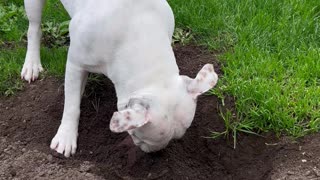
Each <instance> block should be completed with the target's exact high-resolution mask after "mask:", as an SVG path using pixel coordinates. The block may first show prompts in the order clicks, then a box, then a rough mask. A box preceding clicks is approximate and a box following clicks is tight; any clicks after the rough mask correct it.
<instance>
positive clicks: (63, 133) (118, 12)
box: [21, 0, 218, 157]
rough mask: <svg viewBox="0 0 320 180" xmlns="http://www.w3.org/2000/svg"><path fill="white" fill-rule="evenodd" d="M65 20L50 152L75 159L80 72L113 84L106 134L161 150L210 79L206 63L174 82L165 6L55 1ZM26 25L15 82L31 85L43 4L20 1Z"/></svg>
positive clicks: (149, 1) (124, 0)
mask: <svg viewBox="0 0 320 180" xmlns="http://www.w3.org/2000/svg"><path fill="white" fill-rule="evenodd" d="M61 1H62V3H63V5H64V7H65V8H66V9H67V11H68V13H69V15H70V16H71V18H72V19H71V22H70V27H69V29H70V37H71V42H70V48H69V52H68V59H67V66H66V75H65V104H64V111H63V117H62V121H61V125H60V127H59V129H58V132H57V134H56V135H55V137H54V138H53V139H52V142H51V145H50V147H51V148H52V149H54V150H56V151H57V152H58V153H61V154H64V155H65V156H66V157H69V156H70V155H71V154H74V153H75V152H76V148H77V136H78V123H79V116H80V101H81V96H82V93H83V91H84V87H85V84H86V80H87V76H88V72H93V73H102V74H104V75H106V76H108V77H109V78H110V79H111V80H112V82H113V83H114V85H115V89H116V93H117V98H118V104H117V105H118V112H115V113H114V114H113V117H112V119H111V122H110V129H111V131H113V132H117V133H120V132H125V131H127V132H128V133H129V134H130V136H131V137H132V139H133V142H134V143H135V144H136V145H137V146H139V147H140V148H141V149H142V150H143V151H145V152H151V151H157V150H160V149H162V148H164V147H165V146H166V145H167V144H168V143H169V141H170V140H171V139H173V138H181V137H182V136H183V135H184V133H185V131H186V129H187V128H188V127H189V126H190V125H191V122H192V120H193V118H194V114H195V109H196V99H197V96H199V95H200V94H202V93H204V92H205V91H207V90H209V89H211V88H212V87H214V86H215V84H216V83H217V80H218V76H217V74H216V73H215V72H214V69H213V66H212V65H211V64H207V65H205V66H204V67H203V68H202V69H201V70H200V72H199V73H198V75H197V76H196V78H195V79H191V78H189V77H187V76H181V75H179V69H178V66H177V64H176V61H175V56H174V53H173V50H172V47H171V38H172V34H173V30H174V16H173V13H172V10H171V8H170V6H169V5H168V3H167V1H165V0H95V1H88V0H61ZM24 3H25V8H26V11H27V15H28V19H29V29H28V51H27V54H26V59H25V63H24V65H23V69H22V72H21V76H22V78H23V79H25V80H26V81H29V82H30V81H34V80H35V79H37V77H38V75H39V72H41V71H42V66H41V62H40V50H39V49H40V48H39V46H40V38H41V29H40V23H41V11H42V7H43V5H44V3H45V0H36V1H35V0H24Z"/></svg>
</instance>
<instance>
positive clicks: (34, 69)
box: [21, 61, 43, 83]
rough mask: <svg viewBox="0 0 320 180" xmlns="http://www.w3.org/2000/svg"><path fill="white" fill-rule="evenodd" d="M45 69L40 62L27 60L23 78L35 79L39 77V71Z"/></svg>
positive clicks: (27, 79)
mask: <svg viewBox="0 0 320 180" xmlns="http://www.w3.org/2000/svg"><path fill="white" fill-rule="evenodd" d="M41 71H43V68H42V66H41V63H40V62H33V61H26V62H25V63H24V65H23V68H22V71H21V79H24V80H26V81H28V82H29V83H30V82H31V81H35V80H36V79H37V78H38V77H39V73H40V72H41Z"/></svg>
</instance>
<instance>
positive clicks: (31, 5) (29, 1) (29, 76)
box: [21, 0, 45, 83]
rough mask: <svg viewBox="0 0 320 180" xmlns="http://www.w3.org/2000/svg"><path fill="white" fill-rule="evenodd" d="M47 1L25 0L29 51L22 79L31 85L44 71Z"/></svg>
mask: <svg viewBox="0 0 320 180" xmlns="http://www.w3.org/2000/svg"><path fill="white" fill-rule="evenodd" d="M44 4H45V0H36V1H34V0H24V5H25V9H26V13H27V16H28V19H29V29H28V49H27V54H26V58H25V62H24V65H23V68H22V71H21V78H22V79H25V80H26V81H28V82H29V83H30V82H31V81H34V80H36V79H37V78H38V76H39V72H41V71H42V70H43V68H42V66H41V62H40V39H41V15H42V8H43V5H44Z"/></svg>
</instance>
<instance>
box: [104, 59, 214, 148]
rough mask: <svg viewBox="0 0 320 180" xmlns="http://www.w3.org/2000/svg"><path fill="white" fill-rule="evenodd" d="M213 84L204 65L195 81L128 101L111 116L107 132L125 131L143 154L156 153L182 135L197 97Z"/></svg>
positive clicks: (181, 78)
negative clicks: (109, 130)
mask: <svg viewBox="0 0 320 180" xmlns="http://www.w3.org/2000/svg"><path fill="white" fill-rule="evenodd" d="M217 81H218V75H217V74H216V73H215V72H214V69H213V66H212V65H211V64H206V65H205V66H204V67H203V68H202V69H201V70H200V72H199V73H198V74H197V76H196V78H195V79H191V78H189V77H187V76H179V78H178V79H177V80H174V82H173V83H171V84H170V86H169V87H166V88H162V89H161V90H159V91H158V93H155V94H152V95H145V96H141V97H139V96H137V97H132V98H131V99H130V100H129V102H128V104H127V105H126V107H125V108H124V109H122V110H120V111H118V112H115V113H114V114H113V116H112V119H111V121H110V129H111V131H113V132H117V133H119V132H124V131H127V132H128V133H129V134H130V135H131V137H132V139H133V141H134V143H135V144H136V145H137V146H139V147H140V148H141V149H142V150H143V151H145V152H152V151H158V150H160V149H162V148H164V147H165V146H166V145H167V144H168V143H169V141H170V140H171V139H173V138H181V137H182V136H183V135H184V133H185V131H186V130H187V128H189V126H190V125H191V122H192V120H193V118H194V114H195V110H196V100H197V97H198V96H199V95H201V94H203V93H204V92H206V91H208V90H209V89H211V88H213V87H214V86H215V85H216V83H217Z"/></svg>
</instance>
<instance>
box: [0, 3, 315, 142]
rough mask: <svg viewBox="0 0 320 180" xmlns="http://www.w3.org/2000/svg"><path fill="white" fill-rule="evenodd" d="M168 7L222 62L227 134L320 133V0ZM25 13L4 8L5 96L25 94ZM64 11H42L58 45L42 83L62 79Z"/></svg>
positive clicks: (49, 51)
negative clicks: (229, 100)
mask: <svg viewBox="0 0 320 180" xmlns="http://www.w3.org/2000/svg"><path fill="white" fill-rule="evenodd" d="M169 3H170V5H171V6H172V8H173V11H174V14H175V17H176V27H177V28H178V29H182V30H184V31H183V32H190V33H191V35H192V38H193V39H192V41H191V43H195V44H198V45H201V46H204V47H207V48H208V49H209V50H212V51H215V52H219V54H220V55H219V60H220V62H221V64H223V73H224V74H223V76H222V77H221V79H220V82H219V84H218V86H217V88H216V89H214V90H213V91H211V93H212V94H215V95H218V96H219V97H220V98H221V101H222V102H223V99H224V98H225V97H227V96H229V97H230V96H231V97H234V98H235V107H236V109H235V113H234V112H233V110H230V112H228V111H227V112H224V113H222V114H221V115H222V116H223V117H224V119H225V122H226V127H227V128H230V130H231V131H233V130H243V131H255V132H266V131H273V132H275V133H277V134H278V135H280V134H286V135H292V136H295V137H299V136H303V135H305V134H308V133H311V132H317V131H318V130H319V129H320V61H319V59H320V57H319V56H320V47H319V46H320V33H319V30H320V29H319V26H320V23H319V22H320V5H319V1H318V0H289V1H285V0H280V1H276V0H267V1H266V0H248V1H235V0H227V1H218V0H203V1H199V0H184V1H178V0H169ZM22 5H23V4H22V2H21V1H18V0H15V1H10V3H9V1H8V0H5V1H3V2H1V3H0V48H1V49H0V94H1V95H4V94H6V95H11V94H13V93H14V92H15V91H16V90H17V89H21V88H22V86H23V83H22V81H21V80H20V69H21V66H22V64H23V60H24V56H25V51H26V48H25V47H26V38H25V34H26V30H27V20H26V17H25V15H24V11H23V8H22ZM62 9H63V8H62V6H61V4H60V3H59V2H58V1H53V0H48V2H47V6H46V9H45V11H44V17H43V27H44V29H45V33H44V37H45V38H47V39H51V41H50V42H52V43H50V44H46V45H45V46H42V47H43V48H42V59H43V61H42V65H43V66H44V68H45V69H46V70H47V71H46V72H45V73H44V75H54V76H60V77H61V76H63V73H64V64H65V59H66V51H67V47H66V46H64V45H63V44H64V43H61V41H64V39H63V38H62V39H61V38H60V36H59V35H62V34H63V32H62V31H63V27H62V25H61V24H63V22H66V21H67V20H68V16H67V13H66V12H65V11H64V10H62ZM49 11H50V13H49ZM50 22H53V23H50ZM182 34H183V33H182ZM231 111H232V112H231Z"/></svg>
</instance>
